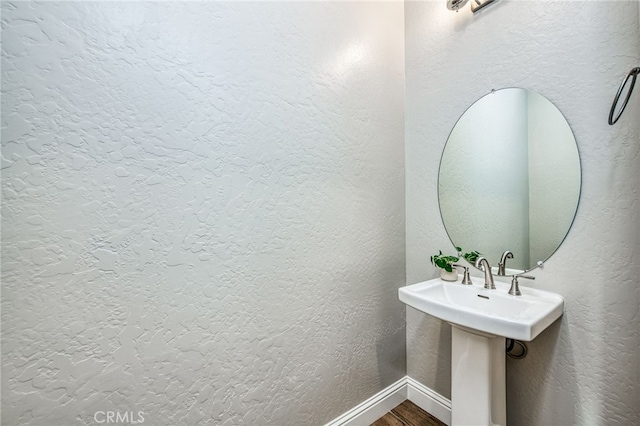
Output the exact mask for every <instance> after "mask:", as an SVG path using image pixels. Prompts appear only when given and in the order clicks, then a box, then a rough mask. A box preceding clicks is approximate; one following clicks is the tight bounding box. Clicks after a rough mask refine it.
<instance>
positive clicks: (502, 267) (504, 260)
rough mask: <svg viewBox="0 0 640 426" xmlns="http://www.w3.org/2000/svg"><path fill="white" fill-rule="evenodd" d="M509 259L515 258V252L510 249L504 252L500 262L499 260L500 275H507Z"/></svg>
mask: <svg viewBox="0 0 640 426" xmlns="http://www.w3.org/2000/svg"><path fill="white" fill-rule="evenodd" d="M507 259H513V253H511V252H510V251H509V250H507V251H505V252H504V253H502V257H501V258H500V262H498V275H507V274H506V270H507Z"/></svg>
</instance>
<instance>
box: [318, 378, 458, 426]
mask: <svg viewBox="0 0 640 426" xmlns="http://www.w3.org/2000/svg"><path fill="white" fill-rule="evenodd" d="M406 399H408V400H409V401H411V402H413V403H414V404H416V405H417V406H418V407H420V408H422V409H423V410H425V411H427V412H428V413H429V414H431V415H432V416H434V417H437V418H438V419H439V420H440V421H441V422H443V423H446V424H447V425H450V424H451V401H449V400H448V399H447V398H445V397H443V396H442V395H440V394H439V393H437V392H435V391H434V390H432V389H429V388H428V387H426V386H424V385H423V384H422V383H420V382H417V381H415V380H413V379H412V378H411V377H409V376H405V377H403V378H402V379H400V380H398V381H397V382H395V383H394V384H392V385H390V386H388V387H386V388H384V389H383V390H381V391H380V392H378V393H377V394H375V395H373V396H372V397H371V398H369V399H367V400H366V401H364V402H363V403H361V404H359V405H357V406H355V407H354V408H352V409H351V410H349V411H347V412H346V413H344V414H343V415H341V416H339V417H337V418H336V419H334V420H332V421H330V422H329V423H327V424H326V425H325V426H369V425H370V424H371V423H373V422H375V421H376V420H378V419H379V418H380V417H382V416H384V415H385V414H386V413H388V412H389V411H390V410H391V409H392V408H394V407H395V406H397V405H398V404H400V403H402V402H403V401H404V400H406Z"/></svg>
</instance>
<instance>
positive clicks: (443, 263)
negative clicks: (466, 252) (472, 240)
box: [431, 247, 460, 272]
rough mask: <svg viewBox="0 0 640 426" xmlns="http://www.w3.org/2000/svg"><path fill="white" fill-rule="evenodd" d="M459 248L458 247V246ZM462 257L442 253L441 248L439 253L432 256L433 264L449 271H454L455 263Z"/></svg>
mask: <svg viewBox="0 0 640 426" xmlns="http://www.w3.org/2000/svg"><path fill="white" fill-rule="evenodd" d="M456 248H458V247H456ZM459 260H460V258H459V257H456V256H447V255H444V254H442V251H441V250H440V251H439V253H438V254H434V255H433V256H431V264H432V265H435V266H437V267H438V268H441V269H444V270H445V271H447V272H452V271H453V264H454V263H456V262H457V261H459Z"/></svg>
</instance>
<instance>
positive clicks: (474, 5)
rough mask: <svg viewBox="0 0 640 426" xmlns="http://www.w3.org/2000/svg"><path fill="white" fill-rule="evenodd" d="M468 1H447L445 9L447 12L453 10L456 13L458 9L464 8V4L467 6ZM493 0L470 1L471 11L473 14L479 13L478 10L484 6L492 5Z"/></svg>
mask: <svg viewBox="0 0 640 426" xmlns="http://www.w3.org/2000/svg"><path fill="white" fill-rule="evenodd" d="M468 1H469V0H447V8H448V9H449V10H455V11H456V12H457V11H458V9H460V8H461V7H462V6H464V5H465V4H467V2H468ZM494 1H495V0H484V1H482V0H472V1H471V11H472V12H473V13H476V12H477V11H479V10H480V9H482V8H483V7H485V6H488V5H489V4H491V3H493V2H494Z"/></svg>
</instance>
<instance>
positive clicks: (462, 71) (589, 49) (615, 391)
mask: <svg viewBox="0 0 640 426" xmlns="http://www.w3.org/2000/svg"><path fill="white" fill-rule="evenodd" d="M638 7H639V3H638V2H637V1H617V2H588V1H587V2H564V1H562V2H508V1H501V2H498V3H497V4H495V5H493V6H492V7H490V8H487V9H485V10H483V11H482V13H478V14H476V15H475V16H474V15H472V14H471V12H470V11H469V9H468V7H466V8H465V9H464V10H462V11H460V12H459V13H453V12H450V11H448V10H447V9H446V7H445V5H444V2H407V3H405V37H406V41H405V43H406V50H405V55H406V101H405V106H406V109H405V117H406V120H405V132H406V145H405V154H406V186H407V189H406V191H407V212H406V213H407V283H409V284H410V283H415V282H419V281H422V280H425V279H429V278H432V277H434V276H435V275H436V273H435V271H434V270H433V268H432V267H431V266H430V265H429V261H428V259H429V256H430V255H431V254H433V253H434V252H436V251H437V250H438V249H440V248H446V247H451V245H450V243H449V241H448V239H447V236H446V233H445V230H444V228H443V226H442V222H441V220H440V216H439V213H438V206H437V188H436V183H437V173H438V161H439V159H440V152H441V150H442V148H443V146H444V143H445V141H446V139H447V135H448V134H449V131H450V129H451V127H452V126H453V125H454V123H455V122H456V120H457V119H458V117H459V116H460V114H462V112H463V111H464V110H465V109H466V108H467V107H468V106H469V105H471V104H472V103H473V102H474V101H475V100H476V99H478V98H479V97H481V96H482V95H484V94H486V93H488V92H489V91H490V90H491V89H493V88H500V87H514V86H519V87H525V88H529V89H532V90H534V91H536V92H539V93H541V94H542V95H544V96H546V97H547V98H549V99H550V100H551V101H552V102H553V103H554V104H555V105H556V106H558V108H559V109H560V111H562V112H563V113H564V114H565V116H566V118H567V120H568V122H569V124H570V125H571V127H572V129H573V131H574V133H575V135H576V139H577V142H578V146H579V150H580V154H581V159H582V172H583V187H582V198H581V202H580V206H579V208H578V214H577V217H576V222H575V223H574V226H573V228H572V230H571V231H570V233H569V235H568V237H567V239H566V240H565V242H564V244H563V245H562V246H561V247H560V249H559V250H558V251H557V252H556V254H555V255H554V256H553V257H552V258H551V259H550V260H549V262H547V264H546V265H545V266H544V269H543V270H540V269H538V270H536V271H534V272H533V274H534V275H536V277H537V279H536V281H535V282H533V284H532V285H533V286H534V287H537V288H542V289H546V290H551V291H555V292H558V293H560V294H562V295H563V296H564V297H565V300H566V305H565V314H564V316H563V317H562V320H561V321H559V322H557V323H556V324H554V325H553V326H551V327H550V329H549V330H547V331H546V332H545V333H543V334H542V335H541V336H539V337H538V338H537V339H536V340H535V341H533V342H532V343H531V344H530V345H529V349H530V352H529V355H528V356H527V358H526V359H524V360H521V361H514V360H511V359H508V362H507V380H508V383H507V386H508V402H507V403H508V421H509V423H510V424H513V425H519V426H524V425H596V424H597V425H605V424H606V425H614V424H615V425H631V424H640V412H639V410H640V404H638V401H639V400H640V395H639V390H638V383H640V377H639V368H640V352H639V351H638V346H639V343H640V342H639V333H640V331H639V330H640V324H639V316H638V306H639V294H638V293H639V291H640V288H639V286H638V282H639V281H640V215H639V209H640V204H639V203H638V199H639V193H638V192H639V189H640V174H639V173H640V171H639V170H640V169H639V168H638V164H640V128H639V126H640V120H639V119H638V117H640V93H635V94H634V99H633V101H632V103H631V104H630V105H629V107H628V110H627V111H626V113H625V115H624V116H623V118H622V119H621V121H620V122H619V123H618V124H617V125H616V126H609V125H607V122H606V120H607V116H608V113H609V106H610V105H611V100H612V98H613V96H614V94H615V92H616V90H617V88H618V85H619V84H620V81H621V79H622V77H623V76H624V74H625V73H626V72H627V71H628V70H629V69H631V68H632V67H634V66H638V63H639V61H640V28H639V27H640V26H639V23H638V16H639V12H638ZM636 88H637V86H636ZM529 285H531V284H530V283H529ZM450 338H451V334H450V330H449V326H448V325H446V324H443V323H442V322H440V321H438V320H436V319H433V318H429V317H428V316H426V315H423V314H421V313H419V312H417V311H415V310H413V309H407V345H408V350H407V352H408V353H407V369H408V374H409V375H410V376H411V377H413V378H415V379H417V380H419V381H421V382H423V383H424V384H425V385H427V386H429V387H431V388H433V389H435V390H436V391H438V392H440V393H442V394H443V395H445V396H450V386H451V385H450V376H449V375H450V373H449V371H450V365H449V364H450V362H449V360H450V352H451V349H450V345H451V341H450Z"/></svg>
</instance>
